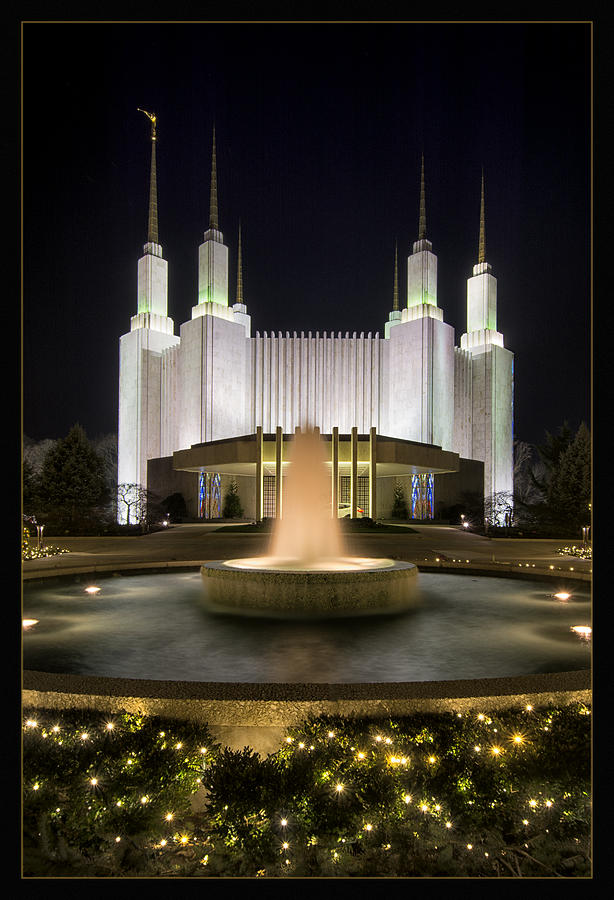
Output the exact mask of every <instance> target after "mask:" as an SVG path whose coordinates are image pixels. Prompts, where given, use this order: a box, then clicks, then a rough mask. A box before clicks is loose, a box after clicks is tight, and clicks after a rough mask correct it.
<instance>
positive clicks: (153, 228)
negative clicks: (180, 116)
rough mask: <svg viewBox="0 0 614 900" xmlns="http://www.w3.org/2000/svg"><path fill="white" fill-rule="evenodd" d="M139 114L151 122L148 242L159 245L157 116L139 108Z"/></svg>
mask: <svg viewBox="0 0 614 900" xmlns="http://www.w3.org/2000/svg"><path fill="white" fill-rule="evenodd" d="M137 109H138V112H142V113H145V115H146V116H147V118H148V119H149V120H150V122H151V170H150V176H149V219H148V223H147V241H148V242H149V243H152V244H157V243H158V183H157V178H156V141H157V137H156V116H155V115H154V114H153V113H150V112H147V110H146V109H141V108H140V107H137Z"/></svg>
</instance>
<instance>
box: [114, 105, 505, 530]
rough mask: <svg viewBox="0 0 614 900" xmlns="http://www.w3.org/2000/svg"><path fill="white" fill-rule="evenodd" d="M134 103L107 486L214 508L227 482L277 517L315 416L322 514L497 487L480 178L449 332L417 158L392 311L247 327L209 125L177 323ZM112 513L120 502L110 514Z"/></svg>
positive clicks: (422, 513)
mask: <svg viewBox="0 0 614 900" xmlns="http://www.w3.org/2000/svg"><path fill="white" fill-rule="evenodd" d="M147 115H148V116H149V118H150V120H151V176H150V196H149V227H148V236H147V243H146V244H145V245H144V247H143V256H142V257H141V258H140V259H139V261H138V287H137V306H136V313H135V315H133V316H132V318H131V320H130V330H129V331H128V332H127V333H126V334H124V335H123V336H122V337H121V338H120V373H119V433H118V485H123V486H126V485H131V486H134V487H133V488H132V490H133V491H135V492H136V491H138V490H139V488H147V489H148V490H149V491H152V492H154V493H155V494H156V495H157V496H158V497H159V498H165V497H167V496H169V495H170V494H173V493H175V492H180V493H181V494H182V495H183V497H184V499H185V501H186V505H187V508H188V513H189V514H190V515H191V516H195V517H196V516H198V517H202V518H207V519H209V518H217V517H220V516H221V513H222V506H223V499H224V496H225V493H226V491H227V490H228V487H229V485H230V483H231V482H232V481H233V480H234V481H236V484H237V486H238V491H239V496H240V500H241V504H242V507H243V510H244V514H245V516H246V517H250V518H253V519H256V520H259V519H261V518H263V517H266V516H283V483H284V478H283V472H284V469H285V468H286V467H287V466H288V465H291V462H288V457H289V458H290V460H291V449H292V446H291V445H292V440H293V436H294V434H295V433H296V430H297V429H306V428H317V429H319V431H320V434H321V437H322V439H323V440H324V441H325V442H326V443H327V446H328V447H329V450H328V451H327V452H328V458H329V465H330V472H331V512H332V511H334V510H335V509H337V511H338V514H339V515H351V516H357V515H364V516H370V517H372V518H378V519H381V518H388V517H389V516H390V513H391V510H392V506H393V501H394V488H395V485H396V484H400V485H401V486H402V487H403V490H404V494H405V497H406V500H407V504H408V507H409V510H410V516H411V517H412V518H415V519H423V520H424V519H433V518H436V517H440V516H441V515H442V513H444V512H445V510H446V509H449V508H450V507H452V506H454V505H455V504H461V503H462V502H463V498H465V497H467V496H469V495H471V496H474V497H475V496H476V495H480V496H481V497H484V498H489V497H491V496H492V495H495V494H502V493H506V494H510V493H511V492H512V489H513V449H512V448H513V354H512V353H511V352H510V351H509V350H508V349H506V348H505V347H504V343H503V335H502V334H501V333H500V332H498V331H497V280H496V278H495V276H494V275H493V273H492V268H491V266H490V265H489V263H488V262H487V261H486V250H485V216H484V178H483V176H482V193H481V208H480V226H479V244H478V259H477V264H476V265H474V266H473V273H472V275H471V277H470V278H469V279H468V280H467V329H466V332H465V333H464V334H463V335H462V336H461V339H460V346H456V345H455V337H454V329H453V328H452V326H450V325H448V324H447V323H446V322H445V321H444V314H443V309H442V308H441V307H440V306H439V305H438V297H437V257H436V255H435V254H434V253H433V245H432V243H431V241H430V240H429V239H428V238H427V230H426V203H425V182H424V159H423V160H422V173H421V184H420V202H419V222H418V238H417V240H416V241H415V242H414V244H413V246H412V248H411V253H410V254H409V256H408V258H407V297H406V299H404V300H403V302H400V299H399V290H398V266H397V259H396V258H395V265H394V288H393V297H392V309H391V310H390V311H389V312H388V318H387V321H383V322H382V326H383V328H382V332H381V333H380V332H376V333H374V334H373V333H371V332H369V333H368V334H364V332H361V333H360V334H357V333H356V332H355V331H351V330H348V331H345V332H336V333H332V332H328V333H327V332H319V331H315V332H311V331H310V332H307V333H304V332H301V333H300V334H297V333H296V332H292V333H289V332H287V331H286V332H284V333H282V332H280V331H277V332H275V331H269V332H267V331H265V332H263V333H262V334H261V333H259V332H258V331H256V333H255V334H252V329H251V318H250V315H249V313H248V307H247V303H246V299H245V297H244V295H243V278H242V248H241V230H240V227H239V230H238V245H237V265H236V273H237V274H236V290H235V295H234V302H233V301H232V300H231V299H230V298H229V248H228V246H227V245H226V244H225V243H224V236H223V234H222V231H221V230H220V224H219V215H218V201H217V170H216V152H215V129H214V131H213V151H212V161H211V193H210V204H209V227H208V228H207V230H206V231H205V232H204V237H203V242H202V244H201V245H200V247H199V248H198V295H197V297H196V298H195V304H194V306H193V307H192V316H191V319H190V320H189V321H187V322H184V323H183V324H182V325H181V326H180V328H179V334H178V335H177V334H175V327H174V323H173V320H172V319H171V318H169V316H168V298H167V285H168V262H167V260H166V259H164V257H163V255H162V246H161V244H160V243H159V236H158V214H157V187H156V140H157V138H156V120H155V117H154V116H153V115H151V114H149V113H147ZM382 318H383V316H382ZM350 324H351V323H348V325H350ZM280 474H281V476H282V477H280ZM124 491H125V488H124ZM126 516H127V512H126V507H125V506H124V505H122V504H120V505H119V520H120V521H124V522H125V521H126Z"/></svg>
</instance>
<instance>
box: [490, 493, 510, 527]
mask: <svg viewBox="0 0 614 900" xmlns="http://www.w3.org/2000/svg"><path fill="white" fill-rule="evenodd" d="M513 518H514V495H513V494H512V493H511V491H497V492H496V493H494V494H490V496H488V497H484V524H485V525H486V527H487V528H500V527H501V526H505V525H507V526H511V524H512V522H513Z"/></svg>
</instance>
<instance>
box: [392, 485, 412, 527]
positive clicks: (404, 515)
mask: <svg viewBox="0 0 614 900" xmlns="http://www.w3.org/2000/svg"><path fill="white" fill-rule="evenodd" d="M390 515H391V516H392V518H393V519H408V518H409V509H408V507H407V500H406V499H405V491H404V490H403V485H402V484H401V482H400V481H397V482H395V485H394V503H393V505H392V512H391V514H390Z"/></svg>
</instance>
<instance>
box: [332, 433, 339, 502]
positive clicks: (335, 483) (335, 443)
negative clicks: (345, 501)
mask: <svg viewBox="0 0 614 900" xmlns="http://www.w3.org/2000/svg"><path fill="white" fill-rule="evenodd" d="M331 444H332V456H333V460H332V461H333V475H332V491H331V496H332V507H333V519H334V518H335V517H336V516H337V515H338V514H339V513H338V510H339V426H338V425H335V427H334V428H333V433H332V440H331Z"/></svg>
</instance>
